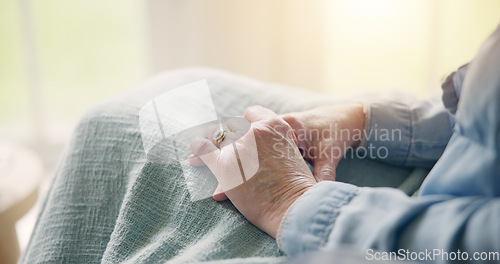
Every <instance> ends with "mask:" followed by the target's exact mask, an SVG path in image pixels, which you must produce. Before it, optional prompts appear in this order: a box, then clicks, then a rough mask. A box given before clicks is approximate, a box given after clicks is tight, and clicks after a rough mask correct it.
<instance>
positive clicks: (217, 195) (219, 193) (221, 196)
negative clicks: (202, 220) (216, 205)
mask: <svg viewBox="0 0 500 264" xmlns="http://www.w3.org/2000/svg"><path fill="white" fill-rule="evenodd" d="M212 197H213V198H214V200H216V201H217V202H222V201H225V200H227V195H226V193H225V192H224V191H223V190H222V187H221V186H220V184H218V185H217V188H216V189H215V191H214V194H213V195H212Z"/></svg>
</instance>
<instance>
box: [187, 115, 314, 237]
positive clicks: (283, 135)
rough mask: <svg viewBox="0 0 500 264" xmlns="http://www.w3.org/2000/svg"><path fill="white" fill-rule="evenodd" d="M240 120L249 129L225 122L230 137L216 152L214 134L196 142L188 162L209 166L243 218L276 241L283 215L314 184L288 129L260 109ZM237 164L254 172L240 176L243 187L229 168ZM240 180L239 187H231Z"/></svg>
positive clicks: (235, 122) (236, 123)
mask: <svg viewBox="0 0 500 264" xmlns="http://www.w3.org/2000/svg"><path fill="white" fill-rule="evenodd" d="M243 117H244V118H246V119H247V120H248V121H250V122H251V125H250V126H249V127H247V129H245V128H244V127H245V125H244V124H241V121H231V120H229V121H228V123H227V124H226V126H227V128H228V130H229V132H228V134H226V135H225V137H224V139H223V140H222V141H221V142H220V146H217V145H218V143H217V142H214V141H215V139H213V138H212V137H211V136H210V135H213V134H214V133H216V132H217V128H215V129H212V130H211V131H208V133H207V136H206V137H204V138H199V139H196V140H194V141H193V142H192V144H191V148H192V151H193V153H194V154H195V155H196V158H192V159H191V160H190V162H191V164H193V165H201V161H202V163H204V164H205V165H207V166H208V168H209V169H210V170H211V171H212V172H213V173H214V175H215V176H216V178H217V180H218V181H219V184H220V187H219V188H221V189H222V191H223V192H224V193H225V195H227V197H228V198H229V199H230V200H231V202H232V203H233V204H234V205H235V206H236V208H237V209H238V210H239V211H240V212H241V213H242V214H243V216H245V217H246V218H247V219H248V220H249V221H250V222H251V223H253V224H254V225H256V226H257V227H259V228H260V229H262V230H263V231H265V232H267V233H268V234H269V235H271V236H273V237H275V236H276V232H277V229H278V226H279V224H280V222H281V219H282V218H283V215H284V214H285V212H286V210H287V209H288V208H289V207H290V206H291V205H292V203H293V202H294V201H295V200H297V198H299V197H300V196H301V195H302V194H303V193H304V192H305V191H307V190H308V189H309V188H311V187H312V186H313V185H314V184H315V183H316V181H315V179H314V177H313V175H312V173H311V171H310V169H309V167H308V166H307V164H306V163H305V161H304V159H303V157H302V156H301V154H300V152H299V150H298V147H297V143H296V142H297V141H296V138H295V135H294V134H293V133H292V128H291V127H290V125H289V124H288V123H286V122H285V121H284V120H283V119H281V118H280V117H278V116H277V115H276V114H275V113H274V112H272V111H271V110H269V109H266V108H263V107H260V106H253V107H250V108H248V109H247V110H246V111H245V114H244V116H243ZM238 123H239V124H238ZM240 128H241V129H240ZM255 146H256V150H257V153H258V155H255V154H256V153H255V148H254V147H255ZM219 147H220V149H219ZM257 156H258V159H257ZM200 159H201V161H200ZM235 160H237V161H238V164H240V166H239V168H240V170H241V172H243V170H244V171H245V174H247V173H248V172H249V171H252V170H251V167H255V170H254V171H253V172H255V173H254V174H253V175H244V178H245V177H246V180H243V181H241V177H242V176H241V174H240V171H238V170H237V169H235V168H234V167H235V166H233V164H234V162H233V161H235ZM242 163H246V164H242ZM242 168H243V169H242ZM248 168H250V169H248ZM239 180H240V184H235V182H238V181H239ZM214 198H215V195H214ZM217 200H223V198H220V197H219V199H217Z"/></svg>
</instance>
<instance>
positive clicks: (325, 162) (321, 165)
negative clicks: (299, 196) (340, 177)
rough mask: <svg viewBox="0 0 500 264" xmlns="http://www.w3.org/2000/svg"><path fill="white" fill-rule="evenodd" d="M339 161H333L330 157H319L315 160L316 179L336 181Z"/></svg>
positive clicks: (314, 171)
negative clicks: (336, 169)
mask: <svg viewBox="0 0 500 264" xmlns="http://www.w3.org/2000/svg"><path fill="white" fill-rule="evenodd" d="M337 164H338V161H332V160H330V159H328V158H326V159H321V160H319V159H317V160H315V161H314V169H313V175H314V177H315V178H316V180H317V181H318V182H319V181H334V180H335V168H336V167H337Z"/></svg>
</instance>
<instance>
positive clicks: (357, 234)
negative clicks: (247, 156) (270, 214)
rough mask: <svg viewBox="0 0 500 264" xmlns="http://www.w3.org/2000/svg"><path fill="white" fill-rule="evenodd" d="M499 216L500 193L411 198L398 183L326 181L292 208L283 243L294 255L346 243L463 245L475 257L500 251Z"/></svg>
mask: <svg viewBox="0 0 500 264" xmlns="http://www.w3.org/2000/svg"><path fill="white" fill-rule="evenodd" d="M499 218H500V199H499V198H491V197H478V196H471V197H456V196H451V195H430V196H426V197H418V198H411V197H408V196H407V195H405V194H404V193H403V192H401V191H399V190H397V189H392V188H366V187H365V188H359V187H355V186H353V185H349V184H345V183H340V182H330V181H322V182H320V183H318V184H316V186H314V187H313V188H312V189H310V190H308V191H307V192H306V193H305V194H304V195H303V196H302V197H300V198H299V199H298V200H297V201H296V202H295V204H294V205H293V206H292V207H291V208H290V209H289V212H288V214H287V217H286V219H284V220H283V222H282V224H281V226H280V232H281V233H280V234H279V239H280V240H281V241H279V243H280V246H281V248H282V249H283V250H284V251H285V253H286V254H287V255H289V256H293V255H296V254H299V253H305V252H308V251H314V250H319V249H332V248H335V247H338V246H345V245H350V246H353V247H355V248H358V249H362V250H367V249H377V250H380V251H386V252H398V251H400V250H401V249H403V250H409V251H412V252H425V251H426V250H434V249H438V250H442V251H443V252H457V251H458V250H461V251H466V252H468V253H470V254H471V255H470V256H472V254H473V253H474V252H485V251H488V252H490V251H491V252H495V251H498V249H499V248H500V236H497V235H491V232H493V233H495V234H497V233H498V231H499V230H498V219H499ZM435 260H437V262H441V261H440V259H439V257H438V258H437V259H435ZM443 262H444V261H443Z"/></svg>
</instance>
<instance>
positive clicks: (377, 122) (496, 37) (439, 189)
mask: <svg viewBox="0 0 500 264" xmlns="http://www.w3.org/2000/svg"><path fill="white" fill-rule="evenodd" d="M499 71H500V27H498V28H497V30H496V31H495V32H494V33H493V35H492V36H490V38H489V39H488V40H487V41H486V42H485V43H484V44H483V46H482V48H481V50H480V52H479V54H478V55H477V56H476V57H475V59H474V61H473V62H471V63H470V64H469V65H466V66H463V67H461V68H459V69H458V70H457V72H455V73H453V74H451V75H450V76H449V77H448V78H447V79H446V80H445V82H444V83H443V86H442V87H443V103H431V102H415V103H399V102H392V103H391V104H388V103H387V102H374V103H371V105H370V110H369V125H368V126H369V127H368V129H369V130H376V129H384V128H385V129H399V130H400V131H401V137H400V138H398V139H397V140H390V141H387V140H381V139H380V138H367V139H366V145H367V146H373V147H375V148H387V150H388V155H387V156H384V159H381V161H384V162H389V163H392V164H398V165H404V166H423V167H429V168H431V167H432V170H431V172H430V173H429V175H428V177H427V179H426V180H425V181H424V183H423V185H422V188H421V191H420V195H419V196H418V197H408V196H407V195H406V194H404V193H403V192H401V191H399V190H397V189H392V188H367V187H364V188H360V187H356V186H353V185H350V184H345V183H341V182H331V181H323V182H320V183H318V184H316V185H315V186H314V187H313V188H311V189H310V190H308V191H307V192H306V193H305V194H304V195H303V196H302V197H300V198H299V199H298V200H297V201H296V202H295V203H294V205H293V206H292V207H291V208H290V209H289V210H288V212H287V214H286V216H285V217H284V219H283V221H282V223H281V225H280V228H279V232H278V238H277V240H278V244H279V245H280V247H281V248H282V249H283V250H284V251H285V253H287V254H288V255H296V254H299V253H304V252H307V251H314V250H318V249H328V248H335V247H339V246H343V245H350V246H352V247H355V248H358V249H361V250H368V249H376V250H380V251H384V252H398V251H399V250H409V251H411V252H425V251H426V250H427V251H429V250H430V251H432V250H442V251H444V252H448V253H450V252H464V251H465V252H467V253H468V256H469V257H470V258H473V257H475V256H474V255H473V254H474V253H475V252H480V253H481V252H497V253H498V252H500V198H499V196H500V158H499V152H500V106H499V104H500V74H499ZM436 162H437V163H436ZM419 260H420V261H431V260H433V261H436V262H447V261H450V259H449V258H448V259H445V258H444V257H442V256H441V257H437V258H433V259H429V258H423V259H422V258H420V259H419ZM497 261H498V260H497Z"/></svg>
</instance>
